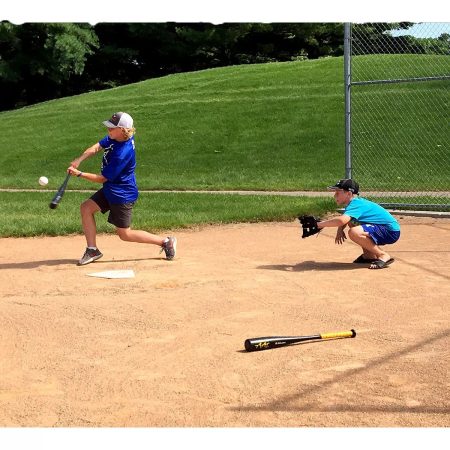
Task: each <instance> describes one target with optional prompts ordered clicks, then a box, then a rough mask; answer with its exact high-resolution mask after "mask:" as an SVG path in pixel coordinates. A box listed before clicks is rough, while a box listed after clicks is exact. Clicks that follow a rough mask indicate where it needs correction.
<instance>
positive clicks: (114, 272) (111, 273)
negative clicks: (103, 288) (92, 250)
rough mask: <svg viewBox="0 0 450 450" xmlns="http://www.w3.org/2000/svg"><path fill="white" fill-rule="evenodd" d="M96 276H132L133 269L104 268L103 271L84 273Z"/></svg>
mask: <svg viewBox="0 0 450 450" xmlns="http://www.w3.org/2000/svg"><path fill="white" fill-rule="evenodd" d="M86 275H88V276H90V277H97V278H134V271H133V270H106V271H104V272H95V273H88V274H86Z"/></svg>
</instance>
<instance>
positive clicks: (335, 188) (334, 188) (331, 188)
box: [327, 186, 342, 191]
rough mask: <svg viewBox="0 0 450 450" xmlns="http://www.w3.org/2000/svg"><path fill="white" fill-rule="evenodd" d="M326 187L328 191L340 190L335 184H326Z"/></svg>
mask: <svg viewBox="0 0 450 450" xmlns="http://www.w3.org/2000/svg"><path fill="white" fill-rule="evenodd" d="M327 189H329V190H330V191H337V190H342V188H340V187H337V186H328V187H327Z"/></svg>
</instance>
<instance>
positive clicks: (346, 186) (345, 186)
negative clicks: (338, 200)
mask: <svg viewBox="0 0 450 450" xmlns="http://www.w3.org/2000/svg"><path fill="white" fill-rule="evenodd" d="M328 189H330V190H332V191H335V190H337V189H342V190H343V191H350V192H351V193H353V194H358V193H359V184H358V183H357V182H356V181H355V180H352V179H350V178H344V179H343V180H339V181H338V182H337V183H336V184H335V185H334V186H328Z"/></svg>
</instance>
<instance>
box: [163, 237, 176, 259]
mask: <svg viewBox="0 0 450 450" xmlns="http://www.w3.org/2000/svg"><path fill="white" fill-rule="evenodd" d="M163 250H164V252H165V253H166V259H168V260H169V261H170V260H171V259H173V258H175V255H176V253H177V238H176V237H173V236H169V237H168V238H167V239H166V240H165V241H164V243H163V245H162V247H161V252H162V251H163Z"/></svg>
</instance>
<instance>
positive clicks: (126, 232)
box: [116, 227, 165, 247]
mask: <svg viewBox="0 0 450 450" xmlns="http://www.w3.org/2000/svg"><path fill="white" fill-rule="evenodd" d="M116 231H117V234H118V235H119V237H120V239H122V241H128V242H139V243H141V244H154V245H159V246H160V247H162V245H163V243H164V240H165V238H163V237H161V236H157V235H156V234H152V233H148V232H147V231H142V230H132V229H131V228H119V227H116Z"/></svg>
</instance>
